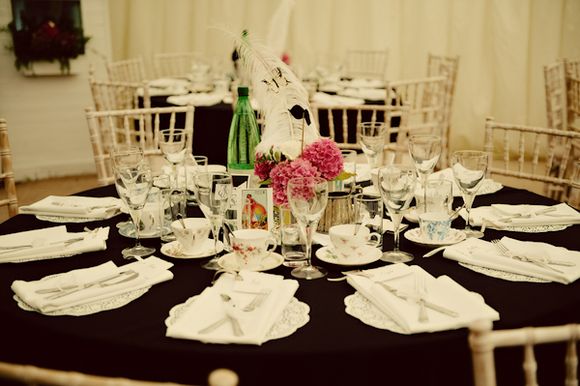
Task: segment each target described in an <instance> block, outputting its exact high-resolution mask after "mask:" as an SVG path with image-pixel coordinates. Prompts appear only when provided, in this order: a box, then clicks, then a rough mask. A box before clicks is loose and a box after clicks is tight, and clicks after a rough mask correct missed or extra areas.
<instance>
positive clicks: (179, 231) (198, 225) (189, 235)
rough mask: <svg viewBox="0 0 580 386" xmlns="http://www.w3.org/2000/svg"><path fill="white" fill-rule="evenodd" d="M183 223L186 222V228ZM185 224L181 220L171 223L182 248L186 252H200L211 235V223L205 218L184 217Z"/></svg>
mask: <svg viewBox="0 0 580 386" xmlns="http://www.w3.org/2000/svg"><path fill="white" fill-rule="evenodd" d="M183 224H185V228H184V227H183ZM183 224H182V223H181V221H179V220H176V221H173V222H172V223H171V230H172V231H173V234H174V235H175V238H176V239H177V242H178V243H179V245H180V247H181V250H182V251H183V252H184V253H186V254H192V253H196V252H199V251H200V250H201V247H202V246H203V244H204V243H205V240H207V238H208V236H209V231H210V230H211V223H210V222H209V220H208V219H205V218H201V217H195V218H194V217H190V218H184V219H183Z"/></svg>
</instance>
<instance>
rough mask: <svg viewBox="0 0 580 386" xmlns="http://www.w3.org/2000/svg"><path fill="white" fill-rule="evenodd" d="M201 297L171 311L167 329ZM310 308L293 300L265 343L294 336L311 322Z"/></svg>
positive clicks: (191, 299)
mask: <svg viewBox="0 0 580 386" xmlns="http://www.w3.org/2000/svg"><path fill="white" fill-rule="evenodd" d="M198 297H199V295H195V296H192V297H190V298H189V299H187V301H186V302H185V303H181V304H178V305H176V306H174V307H173V308H172V309H171V310H169V316H168V317H167V319H165V325H166V326H167V327H169V326H171V325H173V324H174V323H175V322H176V321H177V320H178V319H179V317H180V316H181V315H183V313H184V312H185V311H186V310H187V309H188V308H189V306H191V305H192V304H193V303H194V302H195V300H196V299H197V298H198ZM309 313H310V307H309V306H308V304H306V303H302V302H301V301H299V300H298V299H296V298H292V299H291V300H290V303H288V305H287V306H286V308H284V311H282V315H280V318H279V319H278V320H277V321H276V323H274V325H273V326H272V328H270V331H268V334H267V335H266V339H265V340H264V342H267V341H269V340H272V339H281V338H285V337H287V336H289V335H292V334H293V333H294V332H295V331H296V330H298V329H299V328H300V327H302V326H304V325H305V324H306V323H308V321H309V320H310V316H309Z"/></svg>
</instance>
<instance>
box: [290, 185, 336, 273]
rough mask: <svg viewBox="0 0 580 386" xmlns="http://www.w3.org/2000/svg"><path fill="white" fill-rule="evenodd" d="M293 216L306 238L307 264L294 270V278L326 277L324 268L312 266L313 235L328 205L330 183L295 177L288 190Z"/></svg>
mask: <svg viewBox="0 0 580 386" xmlns="http://www.w3.org/2000/svg"><path fill="white" fill-rule="evenodd" d="M286 192H287V195H288V203H289V204H290V209H291V210H292V214H293V215H294V217H295V218H296V220H297V221H298V224H300V228H301V230H302V232H303V233H304V234H305V236H306V258H307V259H308V260H307V263H306V264H305V265H302V266H300V267H297V268H294V269H293V270H292V272H291V274H292V276H294V277H297V278H300V279H307V280H311V279H318V278H321V277H324V276H326V274H327V271H326V269H324V268H322V267H315V266H313V265H312V235H313V233H314V231H315V230H316V227H317V226H318V221H319V220H320V217H322V212H324V209H325V208H326V204H327V203H328V181H326V180H325V179H323V178H320V177H295V178H291V179H290V180H289V181H288V186H287V188H286Z"/></svg>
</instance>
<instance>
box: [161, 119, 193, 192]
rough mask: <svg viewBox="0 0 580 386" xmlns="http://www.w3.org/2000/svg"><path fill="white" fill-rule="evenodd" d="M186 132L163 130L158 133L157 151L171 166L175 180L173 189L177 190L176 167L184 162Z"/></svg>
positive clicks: (181, 130) (182, 130)
mask: <svg viewBox="0 0 580 386" xmlns="http://www.w3.org/2000/svg"><path fill="white" fill-rule="evenodd" d="M186 137H187V132H186V131H185V130H184V129H165V130H160V131H159V149H161V152H162V153H163V157H164V158H165V159H166V160H167V162H169V163H170V164H171V171H172V174H173V176H174V178H175V180H174V184H173V187H174V189H178V187H179V180H180V179H179V176H178V171H177V165H179V164H183V163H184V161H185V153H186V152H187V149H186V147H185V144H186Z"/></svg>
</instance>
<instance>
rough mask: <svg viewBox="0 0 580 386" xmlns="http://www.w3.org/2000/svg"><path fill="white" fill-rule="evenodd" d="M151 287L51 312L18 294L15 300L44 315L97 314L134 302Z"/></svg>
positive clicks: (19, 304)
mask: <svg viewBox="0 0 580 386" xmlns="http://www.w3.org/2000/svg"><path fill="white" fill-rule="evenodd" d="M149 288H151V287H147V288H140V289H138V290H135V291H130V292H125V293H122V294H119V295H115V296H113V297H110V298H106V299H102V300H97V301H95V302H92V303H87V304H79V305H78V306H72V307H68V308H62V309H60V310H56V311H51V312H40V311H39V310H37V309H35V308H32V307H30V306H29V305H28V304H26V303H24V301H23V300H22V299H20V298H19V297H18V296H16V295H14V300H16V302H17V303H18V306H19V307H20V308H22V309H23V310H26V311H35V312H39V313H41V314H43V315H48V316H60V315H71V316H83V315H90V314H96V313H97V312H101V311H108V310H113V309H115V308H120V307H123V306H124V305H125V304H128V303H130V302H132V301H133V300H135V299H137V298H139V297H140V296H142V295H143V294H145V293H146V292H147V291H149Z"/></svg>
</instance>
